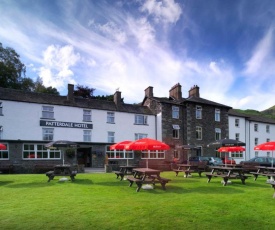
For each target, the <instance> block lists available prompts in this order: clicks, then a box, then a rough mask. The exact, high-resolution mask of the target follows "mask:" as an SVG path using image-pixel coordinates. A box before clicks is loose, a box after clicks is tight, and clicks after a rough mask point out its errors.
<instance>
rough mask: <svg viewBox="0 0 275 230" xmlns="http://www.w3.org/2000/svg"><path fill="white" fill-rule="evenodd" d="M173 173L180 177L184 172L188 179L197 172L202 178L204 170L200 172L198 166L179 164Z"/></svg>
mask: <svg viewBox="0 0 275 230" xmlns="http://www.w3.org/2000/svg"><path fill="white" fill-rule="evenodd" d="M173 171H174V172H175V173H176V176H178V174H179V173H180V172H183V173H184V177H188V176H190V175H191V173H193V172H197V173H198V174H199V176H200V177H201V173H202V172H203V171H204V170H200V169H199V165H198V164H197V165H195V164H177V169H173Z"/></svg>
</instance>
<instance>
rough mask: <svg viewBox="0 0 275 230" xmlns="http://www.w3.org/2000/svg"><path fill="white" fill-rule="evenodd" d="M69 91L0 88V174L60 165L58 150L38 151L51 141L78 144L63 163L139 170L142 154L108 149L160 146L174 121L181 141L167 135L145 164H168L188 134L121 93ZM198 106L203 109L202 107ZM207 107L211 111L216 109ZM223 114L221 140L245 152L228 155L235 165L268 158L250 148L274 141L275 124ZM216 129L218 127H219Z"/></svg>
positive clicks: (168, 118) (169, 116)
mask: <svg viewBox="0 0 275 230" xmlns="http://www.w3.org/2000/svg"><path fill="white" fill-rule="evenodd" d="M73 91H74V86H73V85H70V84H69V85H68V95H67V96H57V95H52V94H42V93H32V92H24V91H20V90H14V89H6V88H1V87H0V142H1V143H4V144H6V146H7V150H4V151H0V169H1V165H4V164H10V165H13V166H14V172H33V171H34V168H35V166H36V165H46V164H51V165H53V164H60V163H62V161H63V155H62V154H61V151H60V150H47V149H45V147H44V144H46V143H48V142H50V141H52V140H54V141H56V140H69V141H73V142H76V143H77V144H78V148H77V151H75V152H74V155H73V156H72V155H70V154H64V155H65V163H70V164H75V165H83V166H85V167H95V168H96V167H104V164H105V162H106V155H108V156H109V158H108V160H109V163H118V162H119V163H120V164H126V161H127V158H128V162H129V163H130V164H133V163H138V161H139V163H141V165H142V164H144V163H145V161H146V160H145V159H143V157H142V156H143V155H142V154H141V155H140V156H139V157H138V158H137V157H135V156H134V154H131V153H132V152H130V153H129V154H127V157H126V154H125V153H123V151H120V152H119V151H118V152H113V151H110V150H109V146H110V145H112V144H113V143H116V142H119V141H124V140H130V141H133V140H136V139H140V138H143V137H149V138H153V139H158V140H161V141H163V133H165V135H167V137H169V138H170V136H169V135H172V134H174V130H172V131H171V130H170V131H171V132H170V131H169V128H170V129H171V127H172V125H170V123H171V122H172V124H174V123H173V122H176V121H177V122H178V123H179V124H181V125H182V129H179V130H176V131H178V134H179V136H180V137H181V136H182V137H181V139H180V138H178V136H177V137H174V136H171V138H170V139H171V141H170V143H168V142H166V143H167V144H169V145H170V146H171V149H170V150H168V151H167V152H166V154H165V156H163V154H159V153H158V152H156V153H152V155H151V158H152V159H150V162H151V163H152V164H154V162H160V161H162V162H164V161H170V160H172V157H173V155H174V154H175V148H176V144H177V142H178V143H179V145H182V144H187V143H188V142H187V140H189V137H188V132H186V133H185V131H184V130H186V127H187V124H186V123H185V122H184V119H178V120H176V121H175V119H174V120H173V118H172V112H173V111H172V109H171V111H170V110H169V109H168V110H167V111H166V112H165V110H164V105H161V106H162V107H161V106H160V108H159V109H158V110H157V112H155V113H154V112H153V111H152V110H150V109H149V106H143V105H142V104H125V103H123V100H122V98H121V92H118V91H117V92H115V94H114V100H113V101H104V100H97V99H85V98H78V97H74V94H73ZM153 99H154V98H153ZM160 99H162V98H160ZM167 100H168V99H167ZM188 100H189V101H190V99H188ZM188 100H186V99H182V103H183V104H182V105H181V104H176V105H177V106H178V107H179V106H181V107H182V109H183V110H182V111H179V114H185V113H184V109H186V108H185V106H184V103H187V102H188V103H189V101H188ZM168 101H169V103H170V102H171V101H170V100H168ZM165 102H166V101H165ZM196 103H200V101H199V100H198V99H197V101H195V102H194V104H196ZM208 103H209V101H208ZM211 103H212V102H211ZM169 105H170V104H169ZM200 105H201V106H205V105H204V104H203V103H201V104H200ZM213 106H214V107H213V108H216V104H214V105H213ZM171 108H172V107H171ZM205 108H206V106H205ZM211 108H212V107H211ZM228 108H230V107H228ZM205 111H206V110H205ZM211 111H212V110H211ZM213 111H214V109H213ZM224 111H225V110H223V112H224ZM164 113H165V114H164ZM224 113H226V114H224V117H225V119H224V120H223V123H224V125H225V127H227V125H228V129H226V132H224V133H223V136H225V137H228V138H231V139H238V140H240V141H243V142H245V143H246V151H245V152H242V153H230V154H229V155H230V156H232V157H234V159H235V160H236V162H237V163H238V162H240V161H242V160H248V159H250V158H252V157H254V156H257V155H267V156H269V155H270V156H271V155H272V152H257V151H254V146H255V145H257V144H260V143H263V142H266V141H269V140H270V141H272V140H273V141H274V140H275V120H273V119H267V118H262V117H256V116H246V115H243V114H240V113H237V112H235V111H234V110H229V112H227V111H226V112H224ZM227 113H228V114H227ZM206 114H207V111H206ZM191 115H192V114H190V116H191ZM227 115H228V119H227ZM193 116H195V113H194V114H193ZM164 118H165V119H164ZM205 119H206V118H205ZM227 121H228V124H227ZM169 122H170V123H169ZM205 122H206V124H208V126H207V127H208V128H205V131H204V134H203V135H202V137H201V139H198V138H197V139H198V141H199V142H201V143H204V142H207V141H208V139H207V135H208V134H209V133H211V132H210V131H209V129H210V128H211V130H212V129H213V127H212V125H211V123H209V121H205ZM178 123H177V124H178ZM209 124H210V125H209ZM218 124H219V125H220V126H223V124H220V122H219V123H218ZM170 126H171V127H170ZM209 126H211V127H209ZM227 130H228V132H227ZM189 131H190V130H189ZM192 131H193V130H192ZM212 131H213V130H212ZM204 135H206V136H204ZM208 136H209V135H208ZM167 137H166V138H167ZM214 137H215V135H213V138H214ZM217 137H218V136H217V135H216V138H217ZM169 138H167V139H168V141H169ZM173 138H174V139H173ZM193 139H194V144H197V143H196V140H195V139H196V135H193ZM203 141H204V142H203ZM209 141H210V140H209ZM213 141H214V140H213ZM171 143H172V144H171ZM201 147H202V149H207V146H206V144H202V146H201ZM205 153H206V151H205V152H204V151H201V152H196V153H194V154H202V155H204V154H205ZM209 154H210V153H209ZM211 154H212V153H211ZM214 154H215V153H214ZM214 154H213V155H214ZM216 155H218V153H216Z"/></svg>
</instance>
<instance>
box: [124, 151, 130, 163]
mask: <svg viewBox="0 0 275 230" xmlns="http://www.w3.org/2000/svg"><path fill="white" fill-rule="evenodd" d="M123 152H124V156H125V154H126V160H127V163H126V165H127V166H128V163H129V162H128V151H127V152H126V150H125V149H123Z"/></svg>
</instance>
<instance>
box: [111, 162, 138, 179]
mask: <svg viewBox="0 0 275 230" xmlns="http://www.w3.org/2000/svg"><path fill="white" fill-rule="evenodd" d="M119 167H120V169H119V171H114V173H115V174H116V176H117V177H116V178H117V179H118V178H119V177H120V180H123V178H124V176H125V175H133V174H134V173H133V168H136V167H137V166H134V165H127V166H119Z"/></svg>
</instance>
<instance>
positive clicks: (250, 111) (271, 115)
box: [233, 105, 275, 119]
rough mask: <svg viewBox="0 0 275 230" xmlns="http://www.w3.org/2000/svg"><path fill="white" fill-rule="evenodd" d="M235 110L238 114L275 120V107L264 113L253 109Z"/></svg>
mask: <svg viewBox="0 0 275 230" xmlns="http://www.w3.org/2000/svg"><path fill="white" fill-rule="evenodd" d="M233 110H234V111H236V112H238V113H243V114H246V115H256V116H262V117H267V118H271V119H275V105H274V106H272V107H270V108H269V109H266V110H263V111H257V110H253V109H246V110H241V109H233Z"/></svg>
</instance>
